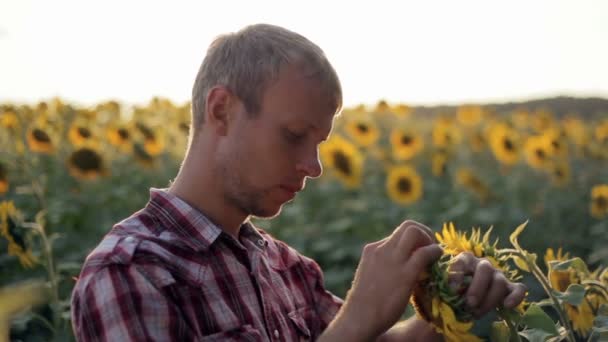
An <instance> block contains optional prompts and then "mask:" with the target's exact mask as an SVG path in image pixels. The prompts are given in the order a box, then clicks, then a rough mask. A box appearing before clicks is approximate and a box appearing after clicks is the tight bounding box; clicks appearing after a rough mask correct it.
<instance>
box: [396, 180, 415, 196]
mask: <svg viewBox="0 0 608 342" xmlns="http://www.w3.org/2000/svg"><path fill="white" fill-rule="evenodd" d="M397 189H399V192H400V193H403V194H407V193H409V192H411V191H412V182H411V181H410V180H409V179H408V178H399V181H398V182H397Z"/></svg>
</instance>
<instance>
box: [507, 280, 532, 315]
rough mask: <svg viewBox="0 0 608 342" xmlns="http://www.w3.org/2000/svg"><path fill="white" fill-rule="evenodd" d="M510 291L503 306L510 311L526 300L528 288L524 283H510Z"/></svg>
mask: <svg viewBox="0 0 608 342" xmlns="http://www.w3.org/2000/svg"><path fill="white" fill-rule="evenodd" d="M509 291H510V293H509V295H508V296H507V298H505V300H504V302H503V305H504V306H505V307H506V308H508V309H512V308H514V307H516V306H518V305H519V303H521V301H522V300H524V298H525V297H526V293H527V292H528V288H527V287H526V285H524V284H522V283H509Z"/></svg>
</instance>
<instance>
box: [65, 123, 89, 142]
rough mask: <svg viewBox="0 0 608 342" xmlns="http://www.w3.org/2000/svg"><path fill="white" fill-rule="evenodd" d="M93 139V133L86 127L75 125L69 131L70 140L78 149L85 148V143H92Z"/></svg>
mask: <svg viewBox="0 0 608 342" xmlns="http://www.w3.org/2000/svg"><path fill="white" fill-rule="evenodd" d="M92 137H93V132H91V129H89V128H88V127H86V126H84V125H77V124H73V125H72V126H71V127H70V130H69V131H68V139H69V140H70V142H71V143H72V145H74V146H76V147H81V146H83V145H84V144H85V143H87V142H89V141H91V138H92Z"/></svg>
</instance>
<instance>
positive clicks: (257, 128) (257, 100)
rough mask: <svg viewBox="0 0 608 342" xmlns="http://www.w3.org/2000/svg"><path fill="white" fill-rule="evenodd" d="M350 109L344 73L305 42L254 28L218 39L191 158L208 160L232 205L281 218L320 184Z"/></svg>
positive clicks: (200, 80) (195, 117)
mask: <svg viewBox="0 0 608 342" xmlns="http://www.w3.org/2000/svg"><path fill="white" fill-rule="evenodd" d="M341 105H342V91H341V86H340V82H339V80H338V77H337V74H336V72H335V70H334V69H333V67H332V66H331V64H330V63H329V61H328V60H327V58H326V57H325V55H324V53H323V51H322V50H321V49H320V48H319V47H318V46H317V45H315V44H314V43H312V42H310V41H309V40H308V39H306V38H304V37H302V36H301V35H299V34H297V33H294V32H291V31H289V30H286V29H284V28H280V27H276V26H271V25H253V26H249V27H246V28H244V29H243V30H241V31H239V32H236V33H232V34H228V35H224V36H221V37H219V38H217V39H216V40H215V41H214V42H213V43H212V44H211V46H210V47H209V50H208V52H207V56H206V57H205V59H204V61H203V64H202V65H201V68H200V70H199V73H198V75H197V77H196V81H195V84H194V89H193V91H192V131H191V139H190V140H191V144H190V147H189V154H193V153H194V154H197V153H198V154H200V153H205V154H206V155H205V156H204V158H196V159H198V160H199V162H198V164H197V166H196V167H197V168H208V169H210V172H211V174H212V175H213V179H214V181H215V182H217V185H216V186H217V189H218V191H219V192H220V193H221V194H220V196H223V198H224V200H225V202H226V203H227V204H228V205H230V206H231V207H234V208H237V209H238V210H239V211H240V212H242V213H244V214H246V215H255V216H260V217H268V216H274V215H276V214H278V213H279V211H280V208H281V206H282V205H283V204H284V203H285V202H287V201H289V200H290V199H291V198H293V196H294V195H295V193H296V192H297V191H299V190H300V189H301V188H303V186H304V182H305V179H306V178H307V177H318V176H319V175H320V174H321V165H320V162H319V160H318V145H319V144H320V143H321V142H322V141H323V140H325V139H326V138H327V136H328V135H329V132H330V131H331V127H332V121H333V117H334V115H335V114H336V113H337V112H338V111H339V110H340V108H341Z"/></svg>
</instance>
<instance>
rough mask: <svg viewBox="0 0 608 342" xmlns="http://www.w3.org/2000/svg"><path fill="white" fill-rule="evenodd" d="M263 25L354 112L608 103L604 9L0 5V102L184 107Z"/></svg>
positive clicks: (378, 0) (582, 0) (25, 0)
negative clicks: (357, 108) (208, 57)
mask: <svg viewBox="0 0 608 342" xmlns="http://www.w3.org/2000/svg"><path fill="white" fill-rule="evenodd" d="M260 22H265V23H271V24H275V25H280V26H284V27H286V28H288V29H291V30H294V31H296V32H298V33H301V34H303V35H304V36H306V37H308V38H309V39H310V40H312V41H313V42H315V43H317V44H318V45H319V46H320V47H321V48H322V49H323V50H324V51H325V53H326V55H327V56H328V58H329V60H330V61H331V62H332V64H333V65H334V67H335V69H336V70H337V72H338V75H339V77H340V79H341V81H342V87H343V91H344V102H345V104H346V105H347V106H352V105H357V104H373V103H376V102H377V101H378V100H380V99H385V100H387V101H389V102H391V103H406V104H410V105H437V104H459V103H483V102H505V101H513V100H525V99H534V98H540V97H546V96H557V95H569V96H600V97H608V1H603V0H596V1H592V0H576V1H573V0H570V1H560V0H549V1H540V0H539V1H529V0H528V1H519V0H512V1H488V0H485V1H481V0H480V1H466V0H463V1H435V0H427V1H382V0H375V1H369V0H368V1H354V0H353V1H330V0H323V1H317V0H307V1H287V0H283V1H246V0H243V1H229V0H224V1H214V2H211V1H191V2H186V1H176V0H174V1H150V0H149V1H135V0H131V1H127V0H120V1H115V0H104V1H84V0H81V1H68V0H54V1H31V0H14V1H9V0H0V103H2V102H19V103H23V102H25V103H31V102H36V101H40V100H45V99H49V98H51V97H53V96H60V97H62V98H64V99H66V100H68V101H72V102H75V103H80V104H94V103H97V102H99V101H104V100H109V99H115V100H119V101H123V102H125V103H132V104H138V103H145V102H147V101H149V100H150V99H151V98H152V97H153V96H162V97H167V98H169V99H171V100H173V101H175V102H177V103H183V102H185V101H188V100H189V99H190V94H191V88H192V84H193V82H194V78H195V75H196V72H197V70H198V68H199V66H200V63H201V61H202V59H203V57H204V55H205V51H206V48H207V46H208V45H209V43H210V42H211V41H212V40H213V38H214V37H216V36H217V35H219V34H222V33H225V32H232V31H236V30H238V29H240V28H242V27H244V26H246V25H248V24H253V23H260Z"/></svg>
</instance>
